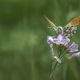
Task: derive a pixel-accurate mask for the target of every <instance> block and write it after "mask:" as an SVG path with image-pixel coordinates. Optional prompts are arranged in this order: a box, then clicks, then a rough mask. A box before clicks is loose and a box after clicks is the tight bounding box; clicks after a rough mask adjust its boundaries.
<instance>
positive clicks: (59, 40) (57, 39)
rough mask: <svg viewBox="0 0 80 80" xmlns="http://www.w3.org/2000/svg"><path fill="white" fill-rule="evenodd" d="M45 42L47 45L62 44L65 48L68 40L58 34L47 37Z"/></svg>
mask: <svg viewBox="0 0 80 80" xmlns="http://www.w3.org/2000/svg"><path fill="white" fill-rule="evenodd" d="M47 42H48V44H62V45H64V46H66V45H67V44H68V43H69V42H70V39H69V38H67V37H64V36H63V35H61V34H59V35H58V36H48V39H47Z"/></svg>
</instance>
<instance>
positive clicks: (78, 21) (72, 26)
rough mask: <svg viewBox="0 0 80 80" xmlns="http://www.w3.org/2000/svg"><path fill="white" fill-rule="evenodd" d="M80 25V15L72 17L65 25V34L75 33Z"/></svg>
mask: <svg viewBox="0 0 80 80" xmlns="http://www.w3.org/2000/svg"><path fill="white" fill-rule="evenodd" d="M78 25H80V16H78V17H76V18H74V19H72V20H71V21H70V22H69V23H68V24H67V25H66V26H65V27H64V34H65V35H67V36H70V35H73V34H74V33H76V30H77V26H78Z"/></svg>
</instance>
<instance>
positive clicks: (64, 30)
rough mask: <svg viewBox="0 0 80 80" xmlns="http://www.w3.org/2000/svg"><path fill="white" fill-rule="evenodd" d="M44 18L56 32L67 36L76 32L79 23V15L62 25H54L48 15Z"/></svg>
mask: <svg viewBox="0 0 80 80" xmlns="http://www.w3.org/2000/svg"><path fill="white" fill-rule="evenodd" d="M45 19H46V20H47V21H48V23H49V26H50V27H49V28H51V29H53V30H55V31H56V32H57V33H61V34H64V35H67V36H70V35H72V34H73V33H75V32H76V30H77V26H78V25H80V16H78V17H76V18H73V19H72V20H71V21H70V22H69V23H68V24H67V25H65V26H64V27H62V26H56V25H55V24H54V23H53V22H52V21H51V20H50V19H49V18H48V17H46V16H45Z"/></svg>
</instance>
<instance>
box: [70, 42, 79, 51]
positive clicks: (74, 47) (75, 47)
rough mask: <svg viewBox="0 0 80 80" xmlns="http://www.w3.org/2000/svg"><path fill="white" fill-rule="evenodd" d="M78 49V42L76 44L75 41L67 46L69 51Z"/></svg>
mask: <svg viewBox="0 0 80 80" xmlns="http://www.w3.org/2000/svg"><path fill="white" fill-rule="evenodd" d="M77 51H78V44H76V43H75V42H73V43H72V44H71V45H70V46H69V52H77Z"/></svg>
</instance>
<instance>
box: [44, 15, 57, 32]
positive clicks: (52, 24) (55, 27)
mask: <svg viewBox="0 0 80 80" xmlns="http://www.w3.org/2000/svg"><path fill="white" fill-rule="evenodd" d="M45 19H46V20H47V22H48V24H49V28H52V29H54V30H55V31H57V26H56V25H55V24H54V23H53V22H52V21H51V20H50V19H49V18H48V17H46V16H45Z"/></svg>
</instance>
